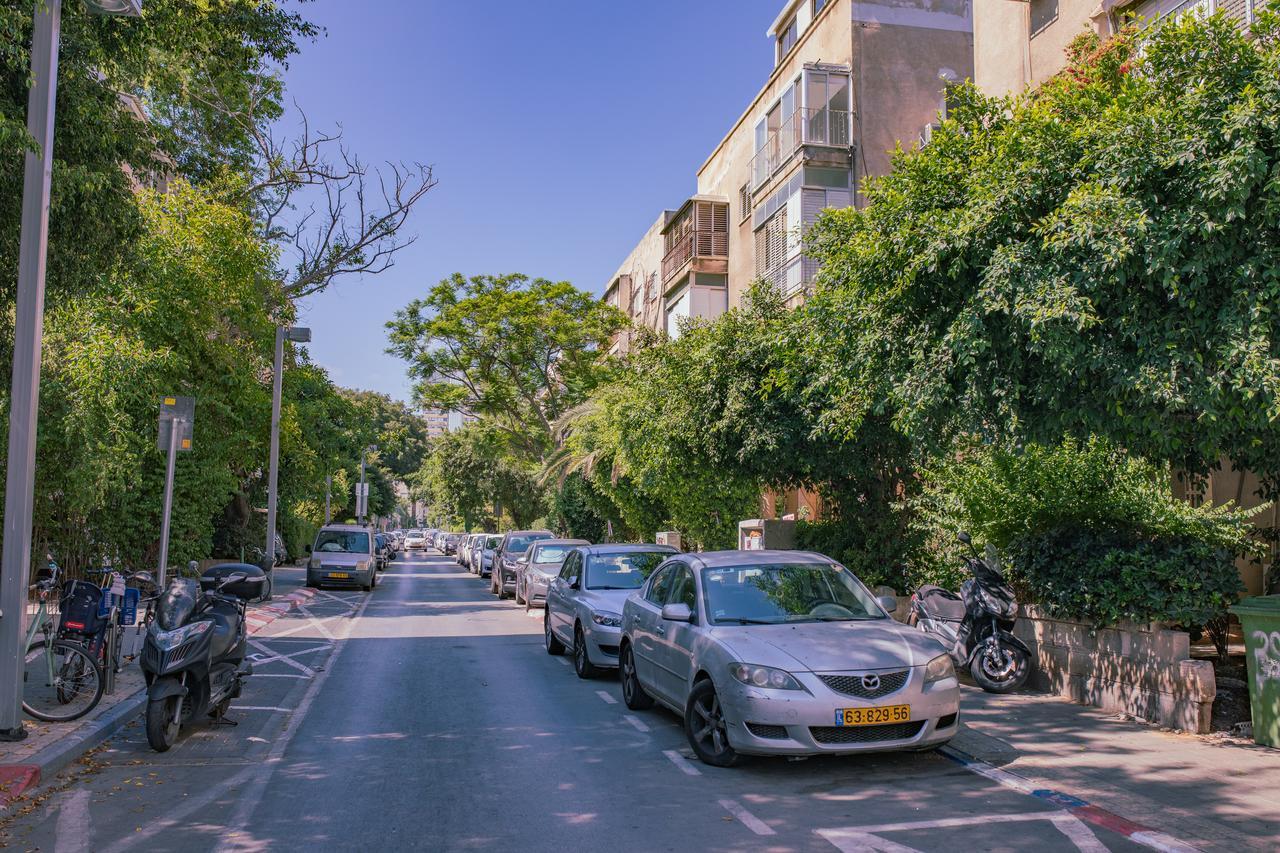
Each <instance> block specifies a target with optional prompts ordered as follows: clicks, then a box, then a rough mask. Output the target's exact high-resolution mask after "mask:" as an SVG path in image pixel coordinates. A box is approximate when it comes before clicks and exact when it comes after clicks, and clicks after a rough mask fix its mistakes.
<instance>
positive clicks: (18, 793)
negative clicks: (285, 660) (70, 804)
mask: <svg viewBox="0 0 1280 853" xmlns="http://www.w3.org/2000/svg"><path fill="white" fill-rule="evenodd" d="M315 594H316V591H315V590H314V589H307V588H305V587H304V588H302V589H297V590H294V591H293V592H291V593H289V594H288V595H282V596H280V597H279V598H275V599H272V601H271V603H270V604H266V605H260V606H258V607H253V608H250V609H249V610H248V612H247V613H246V614H245V621H246V622H247V623H248V624H247V630H248V632H249V633H250V634H256V633H258V632H259V631H261V630H262V629H264V628H266V627H267V626H268V625H270V624H271V623H272V622H274V621H276V620H277V619H279V618H280V617H281V616H284V615H285V614H286V613H288V612H290V611H291V610H296V609H298V608H299V607H305V606H306V604H307V602H309V601H310V600H311V599H312V598H314V597H315ZM130 703H131V699H125V700H123V701H121V702H120V703H119V704H118V705H116V706H115V707H114V708H112V709H111V710H109V711H107V712H105V713H104V714H103V716H102V717H101V718H100V719H97V720H93V721H92V722H89V723H86V724H85V726H83V727H82V728H81V729H76V730H73V731H72V732H70V733H68V736H69V737H76V736H77V735H79V734H80V733H82V732H83V731H84V730H85V729H91V728H92V727H95V726H100V727H102V728H103V729H107V728H109V729H110V730H111V732H114V731H115V730H117V729H118V728H119V727H120V726H122V725H123V724H124V723H127V722H128V721H129V719H131V718H132V716H133V713H136V712H137V711H140V710H142V707H143V706H142V702H141V701H138V702H134V703H133V704H134V707H133V708H132V709H130V708H129V705H130ZM100 734H101V736H100V737H94V738H93V741H95V742H101V740H104V739H105V738H106V737H107V736H108V734H109V732H102V733H100ZM57 743H58V742H57V741H55V742H54V744H51V745H50V746H55V745H56V744H57ZM48 748H49V747H45V748H44V749H48ZM43 753H44V750H42V751H41V752H39V753H36V756H40V755H42V754H43ZM65 763H66V762H65V761H62V760H60V761H59V762H58V764H59V765H63V764H65ZM56 767H57V766H55V768H54V769H56ZM42 770H43V772H44V775H46V776H52V775H53V773H52V772H49V769H48V768H42V766H41V763H28V764H0V812H3V811H4V810H5V809H6V808H7V807H8V806H9V804H10V803H12V802H13V801H14V800H17V799H19V798H20V797H22V796H23V795H24V794H26V793H27V792H28V791H30V790H31V789H33V788H35V787H37V786H38V785H39V784H40V777H41V775H42Z"/></svg>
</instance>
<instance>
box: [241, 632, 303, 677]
mask: <svg viewBox="0 0 1280 853" xmlns="http://www.w3.org/2000/svg"><path fill="white" fill-rule="evenodd" d="M249 645H251V646H253V647H254V648H255V649H257V650H258V651H260V652H262V653H263V654H264V655H266V657H265V658H264V659H263V660H262V661H261V662H260V663H261V665H262V666H266V665H267V664H269V663H273V662H275V661H280V663H285V664H288V665H289V666H291V667H293V668H294V669H296V670H297V671H298V672H301V673H302V674H303V675H305V676H307V677H308V678H310V677H311V676H313V675H315V674H316V671H315V670H314V669H312V668H311V667H309V666H307V665H306V664H305V663H300V662H298V661H296V660H294V659H293V655H300V654H302V653H303V652H304V651H306V649H303V650H302V651H298V652H294V653H293V654H290V655H283V654H278V653H277V652H275V651H272V650H271V649H269V648H267V647H266V646H264V645H262V643H260V642H258V641H257V640H252V639H251V640H249ZM255 665H256V664H255Z"/></svg>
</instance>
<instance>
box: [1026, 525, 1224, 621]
mask: <svg viewBox="0 0 1280 853" xmlns="http://www.w3.org/2000/svg"><path fill="white" fill-rule="evenodd" d="M1006 553H1007V556H1008V560H1009V563H1010V568H1011V571H1012V578H1013V581H1014V583H1015V584H1016V585H1017V586H1018V587H1019V592H1020V594H1022V595H1023V596H1024V597H1029V598H1031V599H1034V600H1035V601H1036V602H1037V603H1038V604H1039V605H1040V606H1041V607H1042V608H1044V610H1045V612H1046V613H1047V614H1048V615H1050V616H1055V617H1060V618H1068V619H1082V620H1084V621H1088V622H1093V623H1094V624H1097V625H1110V624H1114V623H1115V622H1117V621H1119V620H1121V619H1129V620H1132V621H1135V622H1150V621H1162V622H1173V623H1176V624H1180V625H1185V626H1203V625H1207V624H1209V623H1210V622H1211V621H1212V620H1213V619H1215V618H1216V617H1218V616H1220V615H1221V614H1222V612H1223V611H1224V610H1225V608H1226V607H1227V606H1228V605H1229V604H1231V603H1233V602H1234V601H1235V600H1236V597H1237V595H1238V594H1239V592H1240V590H1241V588H1242V587H1241V583H1240V573H1239V571H1238V570H1237V569H1236V565H1235V555H1234V554H1233V553H1232V552H1231V551H1230V550H1228V549H1226V548H1221V547H1218V546H1215V545H1213V544H1211V543H1208V542H1205V541H1203V540H1196V539H1193V538H1191V537H1188V536H1178V537H1168V536H1155V537H1143V536H1140V535H1138V534H1136V533H1134V532H1133V531H1098V530H1088V529H1082V528H1078V527H1064V528H1059V529H1056V530H1050V531H1046V532H1043V533H1034V534H1029V535H1026V536H1022V537H1019V538H1018V539H1016V540H1015V541H1014V542H1013V543H1011V544H1010V546H1009V548H1008V549H1007V552H1006Z"/></svg>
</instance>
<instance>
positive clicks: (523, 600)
mask: <svg viewBox="0 0 1280 853" xmlns="http://www.w3.org/2000/svg"><path fill="white" fill-rule="evenodd" d="M515 599H516V604H523V605H524V609H525V610H528V609H529V592H528V590H526V591H525V594H524V595H523V596H522V595H520V580H519V578H517V579H516V591H515Z"/></svg>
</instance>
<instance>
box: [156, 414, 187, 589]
mask: <svg viewBox="0 0 1280 853" xmlns="http://www.w3.org/2000/svg"><path fill="white" fill-rule="evenodd" d="M185 423H186V421H182V420H178V419H177V418H175V419H173V420H171V421H169V461H168V464H167V465H166V466H165V471H164V505H163V508H162V509H161V511H160V512H161V517H160V565H159V567H158V571H157V572H156V582H157V584H159V586H160V589H161V591H163V590H164V589H165V585H164V582H165V573H166V572H167V571H168V568H169V520H170V519H171V518H172V517H173V470H174V467H175V466H176V465H177V462H178V442H179V441H181V440H182V438H181V436H182V431H183V430H182V426H183V424H185Z"/></svg>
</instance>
